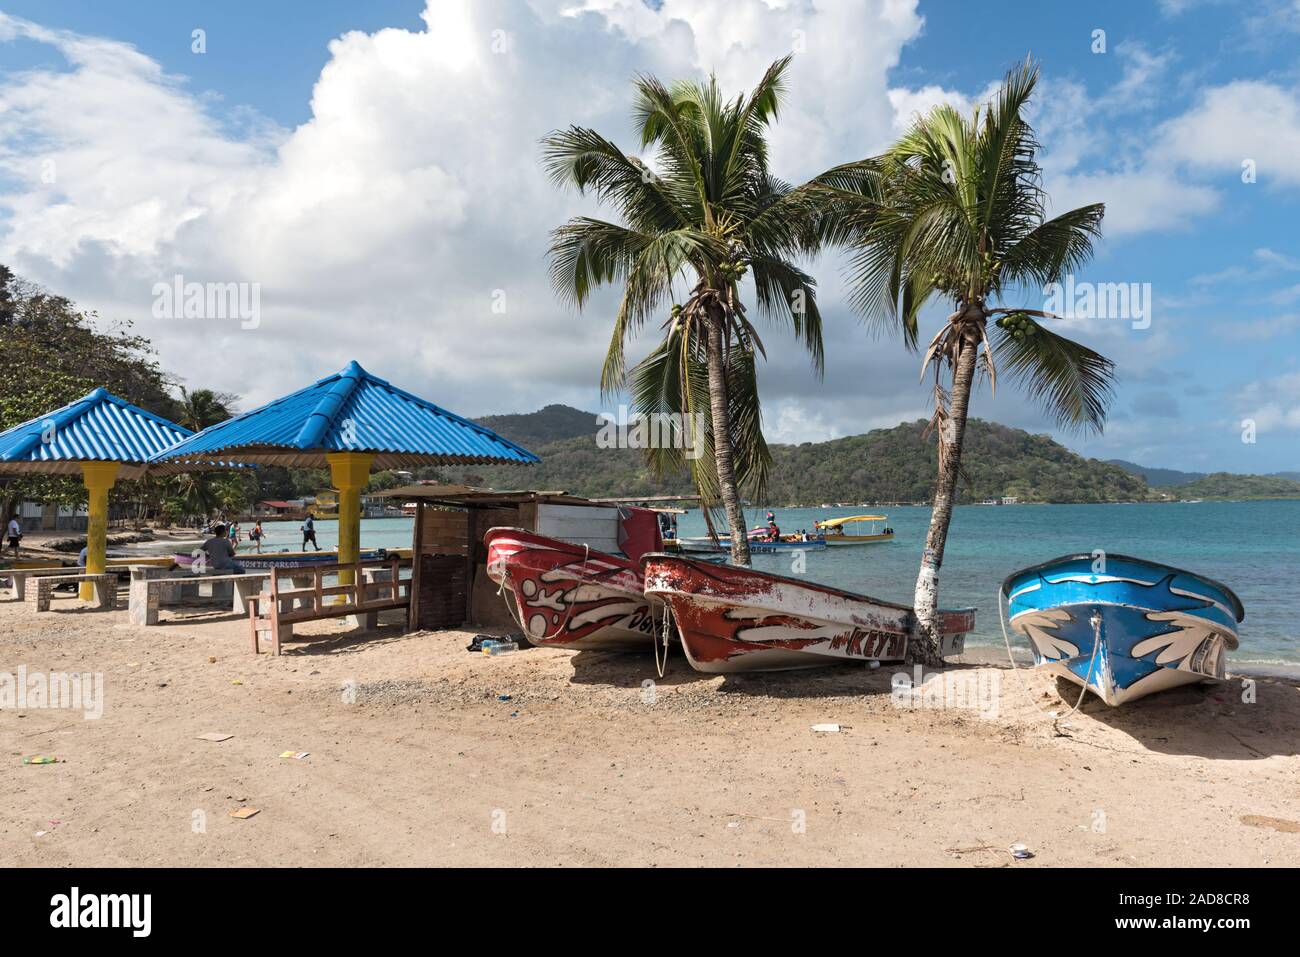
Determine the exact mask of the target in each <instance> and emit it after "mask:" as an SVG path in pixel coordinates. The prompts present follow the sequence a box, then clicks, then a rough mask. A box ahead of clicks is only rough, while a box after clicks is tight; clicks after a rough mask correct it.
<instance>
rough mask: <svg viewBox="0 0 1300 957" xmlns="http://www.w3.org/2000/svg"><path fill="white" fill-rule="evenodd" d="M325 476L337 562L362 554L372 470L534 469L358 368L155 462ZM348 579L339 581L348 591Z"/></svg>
mask: <svg viewBox="0 0 1300 957" xmlns="http://www.w3.org/2000/svg"><path fill="white" fill-rule="evenodd" d="M227 458H229V459H235V460H238V461H239V462H240V463H243V464H250V465H257V464H262V465H283V466H289V467H292V468H325V467H328V468H329V470H330V478H331V481H332V483H333V485H334V488H335V489H337V490H338V493H339V561H340V562H355V561H356V560H357V558H358V555H359V553H360V544H361V542H360V538H361V507H360V503H361V491H362V489H363V488H365V486H366V483H367V482H368V481H369V476H370V471H371V469H376V468H377V469H411V468H416V467H418V466H422V465H483V464H500V463H517V464H521V465H526V464H532V463H535V462H537V461H539V459H538V458H537V456H535V455H534V454H533V453H532V452H529V451H528V450H527V449H524V448H521V447H520V446H518V445H515V444H514V443H513V442H510V441H508V440H507V439H504V438H502V437H501V436H499V435H497V434H496V433H495V432H493V431H492V430H491V429H486V428H484V427H483V426H481V425H476V424H474V423H473V422H470V421H469V420H467V419H463V418H461V417H460V416H458V415H455V414H453V413H451V412H448V411H447V410H446V409H443V408H441V407H439V406H437V405H434V404H433V403H432V402H429V401H427V400H425V399H421V398H419V397H418V396H415V395H412V394H411V393H409V392H405V391H403V390H401V389H399V388H397V387H396V386H393V385H391V384H390V383H388V382H385V381H384V380H383V379H380V378H378V377H377V376H373V375H371V374H370V373H369V372H367V371H366V370H365V369H363V368H361V366H360V365H359V364H358V363H356V362H355V361H354V362H350V363H348V365H347V367H346V368H345V369H343V370H342V371H341V372H338V373H335V374H334V375H331V376H326V377H325V378H324V379H321V380H320V381H319V382H316V383H313V384H312V385H309V386H307V387H306V388H305V389H299V390H298V391H297V392H293V393H291V394H289V395H286V396H284V397H283V398H280V399H276V400H274V401H272V402H268V403H267V404H266V405H264V406H262V407H261V408H258V409H254V410H253V411H251V412H245V413H244V414H242V415H238V416H236V417H234V418H233V419H227V420H226V421H225V422H219V423H218V424H216V425H213V426H210V427H208V428H206V429H204V430H203V431H202V432H200V433H198V434H197V435H194V436H192V437H190V438H188V439H186V440H185V441H183V442H180V443H179V444H177V445H175V446H173V447H171V448H169V449H166V450H164V451H162V452H160V453H159V454H158V455H156V456H155V457H154V458H153V460H152V462H151V467H152V468H154V469H156V470H157V471H160V472H183V471H197V470H201V469H205V468H211V467H212V466H211V464H210V463H211V462H212V461H213V460H214V459H227ZM350 581H351V574H350V573H347V574H345V575H340V582H341V583H344V584H347V583H350Z"/></svg>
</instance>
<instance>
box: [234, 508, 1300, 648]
mask: <svg viewBox="0 0 1300 957" xmlns="http://www.w3.org/2000/svg"><path fill="white" fill-rule="evenodd" d="M774 511H775V512H776V517H777V523H778V524H779V525H780V526H781V530H782V531H783V532H792V531H795V530H797V529H800V528H807V529H810V530H811V529H812V527H813V522H814V521H816V520H817V519H826V518H834V517H836V516H839V515H854V514H859V513H862V512H871V511H875V510H873V509H856V508H825V509H823V508H805V509H775V510H774ZM882 511H886V512H887V513H888V515H889V523H890V525H892V526H893V528H894V531H895V539H894V541H893V542H887V543H884V544H877V545H864V546H860V547H855V548H830V549H827V550H826V551H823V552H808V553H806V560H807V571H806V574H807V575H808V576H809V577H810V578H812V579H813V580H815V581H820V582H824V583H826V584H828V585H834V586H837V587H840V588H845V589H848V590H850V591H858V592H863V593H865V594H869V595H872V596H874V597H877V598H885V599H890V600H894V601H900V602H904V603H906V604H911V599H912V589H913V586H914V585H915V583H916V569H917V563H918V561H919V559H920V554H921V548H922V544H923V542H924V541H925V531H926V526H927V524H928V522H929V518H930V510H929V509H928V508H920V507H907V506H902V507H895V508H890V509H887V510H882ZM762 517H763V511H762V510H759V511H752V510H751V511H748V512H746V518H747V519H749V525H750V526H751V527H752V526H753V525H755V524H758V523H759V522H760V521H761V519H762ZM411 523H412V520H411V519H409V518H388V519H367V520H365V521H364V522H363V523H362V529H361V541H362V543H363V544H364V546H365V547H367V548H380V547H387V548H394V547H404V546H409V545H410V544H411ZM298 525H299V523H298V522H270V523H266V524H264V525H263V528H264V529H265V530H266V532H267V540H266V542H265V543H264V544H263V550H264V551H283V550H286V549H296V548H297V547H298V546H299V545H300V544H301V542H302V539H301V537H300V536H299V533H298ZM678 529H679V531H680V533H681V534H682V535H703V534H706V529H705V527H704V522H703V521H702V520H701V519H700V517H699V515H698V512H694V511H693V512H692V513H691V514H690V515H685V516H682V517H681V518H680V520H679V522H678ZM316 538H317V540H318V541H319V542H320V544H321V545H322V547H325V548H329V547H332V546H334V545H335V544H336V543H337V541H338V524H337V523H336V522H323V521H322V522H317V523H316ZM245 547H246V546H243V545H241V548H240V551H244V550H245ZM1098 548H1101V549H1105V550H1106V551H1108V552H1117V553H1121V554H1128V555H1135V556H1139V557H1141V558H1148V559H1151V560H1153V561H1158V562H1164V563H1165V564H1168V565H1176V566H1179V567H1182V568H1186V569H1188V570H1189V571H1194V572H1199V573H1200V574H1203V575H1207V576H1209V577H1211V578H1216V579H1218V580H1219V581H1221V582H1223V583H1224V584H1226V585H1228V586H1229V587H1231V588H1232V589H1233V590H1234V591H1236V593H1237V594H1238V595H1239V596H1240V598H1241V600H1242V602H1243V603H1244V604H1245V606H1246V620H1245V622H1244V623H1243V624H1242V626H1241V639H1242V642H1241V648H1240V649H1239V650H1238V652H1237V653H1236V654H1235V655H1233V656H1232V661H1233V662H1235V663H1237V664H1239V665H1246V664H1256V665H1264V664H1300V589H1298V588H1297V587H1296V580H1295V579H1296V573H1297V571H1300V501H1288V502H1204V503H1200V504H1185V505H1184V504H1160V505H1154V504H1153V505H1146V504H1142V505H1007V506H979V505H970V506H963V507H960V508H958V509H956V510H955V512H954V515H953V521H952V529H951V531H950V533H949V538H948V547H947V552H946V554H945V556H944V565H943V570H942V572H941V574H940V581H939V588H940V600H941V602H942V603H943V604H944V605H946V606H951V607H960V606H965V605H974V606H975V607H977V608H978V609H979V614H978V616H977V631H976V633H975V635H973V636H972V638H971V643H972V644H976V645H978V644H994V643H996V644H998V645H999V646H1000V645H1001V642H1002V635H1001V631H1000V629H999V627H998V619H997V615H998V611H997V609H998V604H997V590H998V587H999V586H1000V585H1001V583H1002V580H1003V579H1004V578H1005V577H1006V576H1007V575H1009V574H1010V573H1011V572H1013V571H1015V570H1016V569H1018V568H1023V567H1025V566H1026V565H1033V564H1036V563H1038V562H1041V561H1045V560H1046V559H1049V558H1054V557H1056V556H1058V555H1065V554H1067V553H1072V552H1091V551H1093V550H1094V549H1098ZM791 561H792V557H791V556H790V555H755V556H754V565H755V567H756V568H760V569H763V570H766V571H772V572H777V573H783V574H788V573H789V572H790V568H791Z"/></svg>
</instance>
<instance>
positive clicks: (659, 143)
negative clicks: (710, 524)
mask: <svg viewBox="0 0 1300 957" xmlns="http://www.w3.org/2000/svg"><path fill="white" fill-rule="evenodd" d="M788 65H789V57H786V58H784V59H781V60H778V61H776V62H775V63H773V64H772V65H771V66H770V67H769V68H768V70H767V72H766V73H765V74H764V76H763V78H762V80H761V81H760V82H759V84H758V86H757V87H755V89H754V90H753V92H751V93H750V94H749V95H747V96H739V97H736V98H735V99H732V100H728V99H726V98H725V97H724V96H723V94H722V93H721V91H720V90H719V89H718V84H717V82H716V80H715V79H714V78H712V77H711V78H710V79H709V80H708V81H706V82H699V81H694V80H686V81H680V82H677V83H674V84H672V86H670V87H666V86H664V85H663V84H662V83H660V82H659V81H658V80H657V79H655V78H654V77H649V76H643V77H640V78H638V79H637V80H636V82H635V96H634V103H633V119H634V122H635V125H636V128H637V131H638V132H639V135H640V139H641V144H640V145H641V148H642V149H643V150H647V151H649V152H650V154H651V155H650V162H647V161H645V160H642V159H640V158H638V157H636V156H630V155H628V154H626V153H625V152H624V151H623V150H622V149H620V148H619V147H618V146H616V145H615V144H614V143H613V142H611V141H610V140H608V139H606V138H605V137H603V136H601V135H600V134H599V133H597V132H596V131H595V130H591V129H585V128H581V127H576V126H573V127H569V128H568V129H567V130H562V131H558V132H555V133H552V134H551V135H549V136H547V137H546V138H545V139H544V140H543V152H544V161H545V165H546V168H547V170H548V171H549V173H550V175H551V177H552V179H553V180H554V181H555V182H556V183H557V184H558V185H568V186H572V187H575V188H576V189H577V190H578V192H579V193H587V192H590V193H592V194H593V195H595V196H596V197H597V198H598V199H599V200H601V201H603V202H605V203H608V204H609V205H611V206H612V207H613V208H614V209H615V210H616V211H617V213H618V216H619V218H620V220H621V221H620V222H618V223H612V222H607V221H605V220H601V219H595V218H592V217H587V216H580V217H577V218H574V219H571V220H569V221H568V222H567V223H565V224H564V225H563V226H561V227H559V228H558V229H556V230H555V231H554V232H553V233H552V242H551V247H550V258H551V279H552V282H553V284H554V286H555V288H556V289H557V291H558V293H559V294H560V295H561V296H562V297H563V298H565V299H567V300H569V301H570V302H572V303H574V304H575V305H577V306H578V307H579V308H581V307H582V306H583V305H584V304H585V303H586V302H587V299H588V297H589V296H590V294H591V292H592V291H593V290H594V289H595V288H596V287H597V286H600V285H603V284H609V283H618V284H621V286H622V292H623V295H622V300H621V302H620V304H619V309H618V313H617V316H616V317H615V320H614V330H613V335H612V337H611V341H610V345H609V350H608V353H607V355H606V357H605V363H604V368H603V369H602V371H601V380H600V381H601V389H602V391H603V392H604V393H605V394H609V393H611V392H614V391H617V390H618V389H620V388H622V386H623V385H624V383H625V381H626V377H627V372H626V367H625V361H624V355H625V352H624V350H625V346H626V344H627V343H628V341H629V340H630V339H631V338H632V337H633V336H634V335H635V334H636V332H637V331H638V330H639V329H641V328H642V327H643V326H644V324H645V323H646V322H647V321H648V320H650V319H652V318H656V317H659V318H664V316H663V314H664V312H667V311H668V306H669V305H670V304H674V308H672V310H671V312H670V314H669V315H668V316H667V317H666V318H667V320H668V321H667V323H665V325H666V327H667V333H666V335H665V339H664V341H663V342H662V343H661V344H660V346H659V348H658V349H657V350H656V352H655V353H654V354H652V356H651V358H650V359H649V360H647V361H648V362H651V366H650V367H646V366H644V365H643V366H642V367H640V368H639V370H638V374H637V376H636V379H637V382H636V384H635V388H634V399H635V401H636V404H637V406H638V411H647V410H663V411H673V412H677V413H682V412H685V413H688V414H689V413H699V414H702V415H704V416H705V418H706V419H707V436H706V441H705V447H706V449H707V452H708V454H707V456H706V457H705V458H702V459H697V460H695V462H697V463H698V462H704V463H706V464H707V465H709V466H711V468H712V471H711V472H709V471H707V470H706V469H704V468H700V467H699V466H698V465H697V466H696V467H695V468H693V473H694V476H695V478H696V483H697V486H698V487H699V488H700V492H701V497H702V499H703V500H704V502H705V503H706V505H707V504H708V503H710V502H716V501H717V500H718V499H719V498H720V499H721V502H722V505H723V508H724V510H725V512H726V516H727V522H728V525H729V526H730V530H731V557H732V561H733V562H735V563H736V564H744V565H747V564H749V543H748V540H747V538H746V534H745V520H744V514H743V512H742V511H741V497H740V491H739V488H740V487H741V486H745V487H747V488H749V489H761V487H762V484H763V481H764V479H765V476H766V468H767V462H768V456H767V449H766V446H765V445H764V444H763V439H762V431H761V428H760V416H759V411H758V404H757V388H756V383H755V380H754V373H753V363H754V359H755V355H756V354H762V345H761V342H760V340H759V338H758V335H757V333H756V331H755V329H754V327H753V326H752V325H751V323H750V321H749V319H748V318H747V316H746V313H745V308H744V306H743V303H742V300H741V293H740V288H739V283H740V280H741V278H742V276H744V275H745V274H746V273H747V272H748V273H749V274H750V275H751V276H752V278H753V284H754V295H755V301H756V302H757V305H758V307H759V311H760V312H761V313H763V314H764V315H765V316H766V317H768V318H770V319H773V320H775V321H777V322H780V323H783V324H785V325H787V326H788V327H789V328H790V329H791V330H792V331H793V332H794V334H795V336H796V337H797V338H798V340H799V341H800V342H801V343H802V345H803V346H804V348H806V349H807V350H808V352H809V354H810V355H811V358H812V364H813V367H814V369H815V370H816V372H817V373H818V374H819V375H820V374H821V370H822V362H823V354H822V326H821V314H820V313H819V312H818V309H817V300H816V295H815V283H814V281H813V279H812V277H811V276H809V275H808V274H807V273H805V272H804V271H803V270H802V269H800V268H799V267H798V266H797V265H795V263H794V259H795V258H796V257H797V256H799V255H801V254H806V253H809V252H811V251H813V250H814V249H815V248H816V245H817V235H818V230H817V226H818V217H817V204H818V194H816V193H815V192H814V191H813V190H810V189H808V188H806V187H799V188H792V187H791V186H790V185H789V184H787V183H785V182H783V181H782V180H779V179H777V178H776V177H774V176H773V175H772V174H771V173H770V172H769V170H768V150H767V140H766V135H767V130H768V127H769V126H770V124H771V123H772V122H773V121H774V120H775V119H776V117H777V113H778V109H779V106H780V103H781V100H782V97H783V95H784V74H785V72H786V68H787V66H788ZM678 299H680V301H676V302H674V301H675V300H678ZM656 356H657V357H658V358H657V360H656V358H655V357H656ZM656 371H657V372H658V375H656V374H655V372H656ZM656 382H657V383H658V384H659V386H658V388H657V389H656V388H655V383H656ZM706 399H707V402H706V401H705V400H706ZM660 453H665V454H660ZM673 459H674V455H673V453H672V451H671V450H668V451H665V450H655V452H654V454H652V456H651V464H652V465H653V466H655V467H659V468H664V467H668V466H670V465H671V464H672V461H673ZM715 494H716V496H717V497H716V498H714V497H713V496H714V495H715Z"/></svg>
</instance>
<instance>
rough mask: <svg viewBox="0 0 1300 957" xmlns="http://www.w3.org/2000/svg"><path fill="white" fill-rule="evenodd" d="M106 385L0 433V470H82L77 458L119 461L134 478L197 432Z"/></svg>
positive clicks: (54, 471) (70, 472)
mask: <svg viewBox="0 0 1300 957" xmlns="http://www.w3.org/2000/svg"><path fill="white" fill-rule="evenodd" d="M193 434H194V433H192V432H191V431H190V430H189V429H185V428H181V426H179V425H177V424H176V423H175V422H171V421H168V420H167V419H164V418H162V417H161V416H157V415H154V414H153V413H152V412H146V411H145V410H144V409H141V408H138V407H136V406H134V405H132V404H131V403H130V402H127V401H126V400H125V399H120V398H118V397H117V396H115V395H113V394H112V393H110V392H108V391H107V390H105V389H95V390H94V391H93V392H90V393H88V394H87V395H85V396H84V397H82V398H80V399H78V400H77V401H76V402H69V403H68V404H67V405H65V406H63V407H62V408H61V409H55V410H54V411H52V412H47V413H46V414H45V415H39V416H37V417H36V418H34V419H29V420H28V421H26V422H24V423H22V424H21V425H16V426H14V427H13V428H11V429H8V430H6V431H4V432H0V473H4V474H8V475H13V474H18V473H28V472H40V473H67V474H79V473H80V471H81V468H80V466H79V465H78V464H77V463H79V462H121V463H123V467H122V470H121V473H120V474H121V475H122V477H124V478H135V477H138V476H139V475H141V474H142V473H143V472H144V468H143V466H144V463H146V462H148V461H149V459H150V458H151V457H153V456H155V455H157V454H158V453H159V452H161V451H163V450H164V449H167V448H170V447H171V446H173V445H175V444H176V443H177V442H179V441H181V440H182V439H185V438H188V437H189V436H191V435H193Z"/></svg>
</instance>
